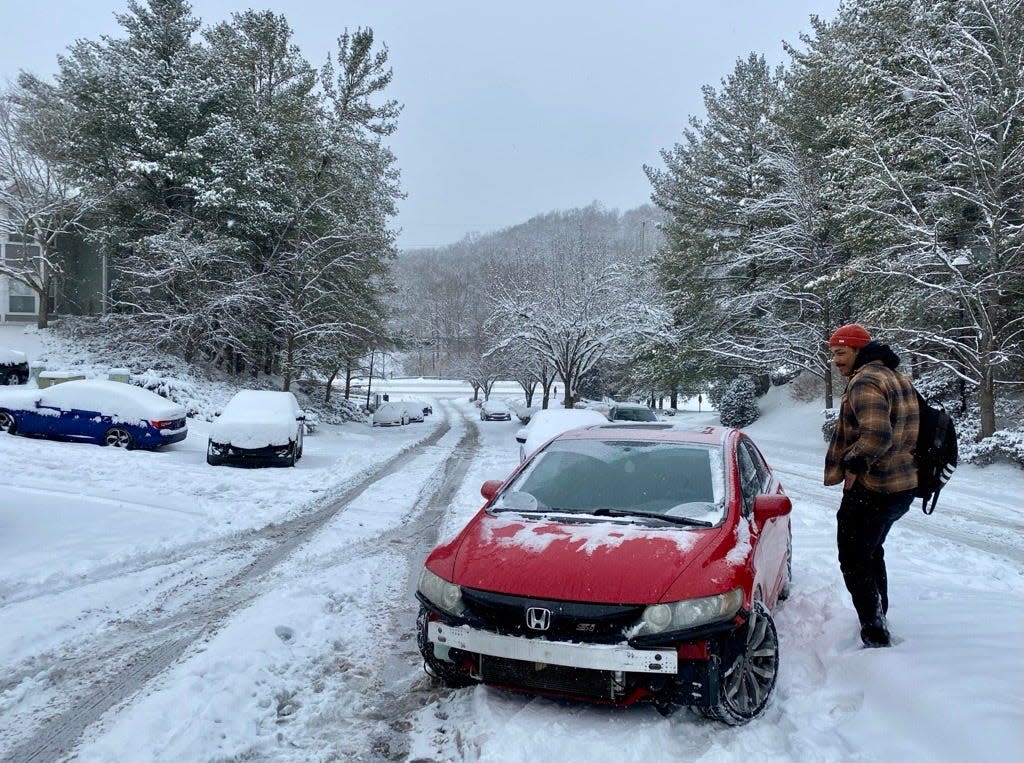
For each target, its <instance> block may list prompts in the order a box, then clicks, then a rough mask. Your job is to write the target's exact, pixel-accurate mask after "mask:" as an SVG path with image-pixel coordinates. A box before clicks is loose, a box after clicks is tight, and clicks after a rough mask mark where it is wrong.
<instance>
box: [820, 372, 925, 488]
mask: <svg viewBox="0 0 1024 763" xmlns="http://www.w3.org/2000/svg"><path fill="white" fill-rule="evenodd" d="M919 415H920V414H919V411H918V407H917V397H916V396H915V395H914V387H913V385H912V384H911V382H910V379H909V378H908V377H907V376H905V375H904V374H901V373H898V372H897V371H894V370H892V369H890V368H888V367H886V365H885V364H884V363H882V362H881V361H879V360H874V361H871V362H870V363H865V364H864V365H863V366H861V367H860V368H859V369H857V371H856V372H855V373H854V374H853V377H852V378H851V379H850V383H849V385H848V386H847V388H846V394H845V395H843V402H842V405H841V406H840V409H839V420H838V421H837V422H836V429H835V432H833V434H832V441H831V442H830V443H829V446H828V452H827V453H826V454H825V484H826V485H838V484H839V483H840V482H842V481H843V478H844V477H845V474H846V472H852V473H853V474H856V475H858V480H859V481H860V482H861V484H862V485H864V487H866V488H868V489H869V490H874V491H876V492H879V493H898V492H900V491H902V490H913V489H914V488H916V487H917V466H916V464H915V463H914V449H915V446H916V445H917V429H918V422H919Z"/></svg>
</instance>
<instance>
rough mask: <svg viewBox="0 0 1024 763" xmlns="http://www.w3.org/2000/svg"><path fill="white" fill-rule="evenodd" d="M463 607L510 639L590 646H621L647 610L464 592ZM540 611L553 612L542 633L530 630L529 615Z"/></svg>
mask: <svg viewBox="0 0 1024 763" xmlns="http://www.w3.org/2000/svg"><path fill="white" fill-rule="evenodd" d="M462 599H463V603H464V604H465V605H466V607H467V609H468V610H469V613H470V614H471V619H472V620H474V621H475V624H477V625H478V626H480V627H484V628H486V629H488V630H492V631H495V632H497V633H502V634H506V635H515V636H524V637H527V638H529V637H535V636H541V635H543V636H544V637H545V638H549V639H562V640H565V641H580V642H587V643H612V644H613V643H618V642H620V641H622V638H623V631H624V630H625V629H626V628H628V627H629V626H631V625H633V624H634V623H635V622H636V621H637V620H638V619H639V618H640V616H641V615H642V614H643V610H644V608H643V606H635V605H620V604H591V603H581V602H572V601H555V600H550V599H530V598H524V597H521V596H509V595H507V594H499V593H493V592H490V591H479V590H476V589H473V588H463V589H462ZM531 607H540V608H542V609H546V610H548V611H549V612H551V625H550V627H549V628H548V629H547V630H544V631H539V630H534V629H531V628H529V627H527V624H526V611H527V610H528V609H530V608H531Z"/></svg>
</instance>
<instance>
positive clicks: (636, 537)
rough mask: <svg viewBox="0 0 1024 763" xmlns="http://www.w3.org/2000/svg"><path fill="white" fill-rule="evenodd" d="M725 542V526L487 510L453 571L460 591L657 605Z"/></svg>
mask: <svg viewBox="0 0 1024 763" xmlns="http://www.w3.org/2000/svg"><path fill="white" fill-rule="evenodd" d="M720 536H721V532H720V530H719V529H718V528H715V529H705V528H687V527H646V526H639V525H636V524H632V523H629V522H618V521H605V520H604V519H603V518H602V521H599V522H589V521H572V522H567V521H559V520H557V519H554V518H552V517H550V516H542V517H538V518H533V517H525V516H523V515H521V514H499V515H493V514H489V513H487V512H481V513H480V514H478V515H477V517H476V518H475V519H474V520H473V521H472V522H471V523H470V525H469V526H468V527H467V528H466V530H465V531H464V532H463V534H462V536H461V543H460V544H459V548H458V550H457V551H456V553H455V558H454V568H453V570H452V572H453V577H454V581H455V582H456V583H458V584H459V585H464V586H468V587H470V588H480V589H483V590H487V591H495V592H498V593H508V594H513V595H519V596H531V597H536V598H542V599H561V600H577V601H592V602H603V603H624V602H630V603H634V604H644V603H654V602H657V601H659V600H660V599H661V598H662V597H663V596H664V595H665V593H666V592H667V591H668V589H669V587H670V586H671V585H672V583H673V582H674V581H675V580H676V578H678V577H679V574H680V573H681V572H682V571H683V570H684V569H685V568H686V567H688V566H689V565H690V564H691V563H692V562H693V561H694V560H695V559H697V558H698V557H701V556H704V552H705V551H706V550H707V549H708V548H709V547H710V546H712V545H715V544H716V543H717V542H718V541H719V540H720Z"/></svg>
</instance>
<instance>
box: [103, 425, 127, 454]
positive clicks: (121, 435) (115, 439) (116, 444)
mask: <svg viewBox="0 0 1024 763" xmlns="http://www.w3.org/2000/svg"><path fill="white" fill-rule="evenodd" d="M103 444H104V445H109V446H110V447H112V448H125V449H126V450H131V448H132V446H133V444H134V443H133V442H132V436H131V433H130V432H128V431H126V430H124V429H120V428H118V427H114V428H113V429H108V430H107V433H106V434H105V435H103Z"/></svg>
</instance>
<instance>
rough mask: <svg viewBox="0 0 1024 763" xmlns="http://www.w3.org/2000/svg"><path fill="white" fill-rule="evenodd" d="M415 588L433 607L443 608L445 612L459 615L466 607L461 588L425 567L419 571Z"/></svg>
mask: <svg viewBox="0 0 1024 763" xmlns="http://www.w3.org/2000/svg"><path fill="white" fill-rule="evenodd" d="M416 589H417V590H418V591H419V592H420V593H421V594H423V596H425V597H426V598H427V599H428V600H429V601H430V603H432V604H433V605H434V606H435V607H438V608H439V609H443V610H444V611H445V612H448V613H450V614H453V615H461V614H462V613H463V612H465V611H466V607H465V606H464V605H463V603H462V589H461V588H459V587H458V586H457V585H455V584H454V583H449V582H448V581H447V580H445V579H444V578H442V577H439V576H437V575H435V574H434V573H433V572H431V571H430V570H428V569H427V568H426V567H424V568H423V572H421V573H420V582H419V584H418V585H417V586H416Z"/></svg>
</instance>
